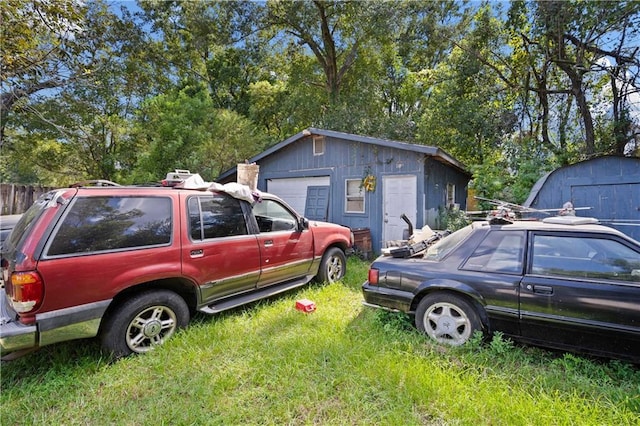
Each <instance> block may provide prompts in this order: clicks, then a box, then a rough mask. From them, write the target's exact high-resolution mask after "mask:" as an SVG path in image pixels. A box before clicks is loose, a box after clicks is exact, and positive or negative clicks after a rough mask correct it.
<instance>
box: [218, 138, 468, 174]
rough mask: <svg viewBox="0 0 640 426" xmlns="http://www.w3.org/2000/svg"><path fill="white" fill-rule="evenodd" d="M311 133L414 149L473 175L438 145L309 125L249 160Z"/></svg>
mask: <svg viewBox="0 0 640 426" xmlns="http://www.w3.org/2000/svg"><path fill="white" fill-rule="evenodd" d="M311 135H318V136H326V137H332V138H336V139H346V140H350V141H356V142H362V143H365V144H370V145H377V146H384V147H388V148H396V149H403V150H407V151H412V152H418V153H422V154H424V155H427V156H430V157H433V158H434V159H435V160H437V161H440V162H441V163H444V164H447V165H449V166H451V167H454V168H456V169H458V170H460V171H461V172H463V173H465V174H467V175H468V176H469V177H471V173H469V172H468V171H467V170H466V168H465V166H464V164H462V163H461V162H459V161H458V160H456V159H455V158H453V157H452V156H451V155H449V154H448V153H447V152H445V151H443V150H441V149H440V148H437V147H433V146H429V145H418V144H411V143H406V142H400V141H394V140H390V139H380V138H372V137H369V136H360V135H354V134H351V133H343V132H337V131H334V130H323V129H316V128H313V127H309V128H307V129H305V130H303V131H301V132H300V133H297V134H295V135H293V136H291V137H290V138H288V139H286V140H284V141H282V142H280V143H278V144H276V145H274V146H272V147H271V148H269V149H267V150H265V151H262V152H261V153H260V154H258V155H256V156H255V157H252V158H250V159H249V160H248V162H249V163H254V162H259V161H260V160H261V159H263V158H265V157H268V156H269V155H271V154H273V153H275V152H277V151H279V150H281V149H282V148H284V147H286V146H287V145H290V144H292V143H295V142H297V141H298V140H300V139H304V138H306V137H308V136H311ZM235 173H236V167H233V168H231V169H229V170H227V171H225V172H224V173H222V174H221V175H220V176H219V177H218V179H220V180H223V179H224V178H226V177H229V176H231V175H233V174H235Z"/></svg>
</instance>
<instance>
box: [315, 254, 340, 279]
mask: <svg viewBox="0 0 640 426" xmlns="http://www.w3.org/2000/svg"><path fill="white" fill-rule="evenodd" d="M346 271H347V257H346V256H345V255H344V252H343V251H342V250H340V249H339V248H337V247H331V248H330V249H329V250H327V251H326V252H325V253H324V256H322V261H321V262H320V269H319V270H318V276H317V277H316V278H317V280H318V281H319V282H328V283H333V282H336V281H339V280H341V279H342V278H343V277H344V274H345V273H346Z"/></svg>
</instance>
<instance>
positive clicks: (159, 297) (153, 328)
mask: <svg viewBox="0 0 640 426" xmlns="http://www.w3.org/2000/svg"><path fill="white" fill-rule="evenodd" d="M189 317H190V313H189V308H188V306H187V304H186V302H185V301H184V299H182V297H180V296H179V295H178V294H176V293H174V292H172V291H169V290H153V291H146V292H144V293H140V294H138V295H136V296H133V297H132V298H131V299H128V300H127V301H125V302H124V303H123V304H122V305H120V306H119V307H117V308H116V309H115V310H114V311H113V312H111V314H110V315H109V317H108V318H107V320H106V321H105V323H104V325H103V332H102V334H101V343H102V348H103V350H104V351H105V352H106V353H108V354H109V355H111V356H112V357H114V358H116V359H117V358H121V357H125V356H128V355H130V354H132V353H145V352H148V351H150V350H152V349H153V348H154V347H155V346H158V345H161V344H163V343H164V342H165V341H166V340H167V339H168V338H169V337H171V336H172V335H173V333H175V331H176V330H178V329H180V328H183V327H186V326H187V324H189V319H190V318H189Z"/></svg>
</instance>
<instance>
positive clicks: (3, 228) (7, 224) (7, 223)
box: [0, 214, 22, 245]
mask: <svg viewBox="0 0 640 426" xmlns="http://www.w3.org/2000/svg"><path fill="white" fill-rule="evenodd" d="M21 217H22V215H21V214H11V215H3V216H0V245H1V244H2V243H3V242H4V240H5V239H6V238H7V237H8V236H9V234H10V233H11V230H12V229H13V228H14V227H15V226H16V223H18V221H19V220H20V218H21Z"/></svg>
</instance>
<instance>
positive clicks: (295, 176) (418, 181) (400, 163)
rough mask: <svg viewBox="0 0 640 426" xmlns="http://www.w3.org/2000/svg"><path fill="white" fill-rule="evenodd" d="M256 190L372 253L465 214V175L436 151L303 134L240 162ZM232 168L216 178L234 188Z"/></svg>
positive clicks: (322, 133) (234, 170) (313, 130)
mask: <svg viewBox="0 0 640 426" xmlns="http://www.w3.org/2000/svg"><path fill="white" fill-rule="evenodd" d="M248 161H249V162H250V163H256V164H257V165H258V166H259V168H260V172H259V178H258V189H260V190H262V191H267V192H271V193H274V194H276V195H278V196H280V197H281V198H283V199H284V200H285V201H287V202H288V203H289V204H291V205H292V207H294V208H295V209H296V210H297V211H298V212H300V213H303V214H304V215H305V216H307V217H308V218H310V219H316V220H326V221H329V222H334V223H339V224H341V225H345V226H348V227H350V228H352V229H354V230H357V231H364V230H366V231H368V232H369V233H370V237H371V238H370V240H371V245H372V250H373V251H374V252H379V251H380V249H381V248H383V247H384V242H385V241H389V240H400V239H404V238H405V237H406V229H407V224H406V222H405V221H404V220H402V219H401V217H400V216H401V215H402V214H405V215H406V216H407V217H408V218H409V219H410V221H411V223H412V224H413V225H414V226H415V228H421V227H422V226H424V225H429V226H430V227H432V228H433V229H438V223H437V218H438V214H439V211H440V209H442V208H445V207H448V206H449V207H450V206H459V207H460V208H461V209H465V208H466V196H467V185H468V183H469V180H470V179H471V174H470V173H469V172H468V171H467V170H466V169H465V167H464V165H462V164H461V163H460V162H458V161H457V160H456V159H455V158H453V157H452V156H450V155H449V154H447V153H446V152H444V151H443V150H441V149H439V148H436V147H432V146H426V145H416V144H409V143H405V142H400V141H393V140H387V139H379V138H372V137H367V136H360V135H354V134H349V133H342V132H336V131H331V130H323V129H316V128H308V129H305V130H303V131H302V132H300V133H298V134H296V135H294V136H292V137H290V138H288V139H286V140H285V141H282V142H280V143H278V144H276V145H274V146H273V147H271V148H269V149H267V150H266V151H264V152H262V153H260V154H258V155H256V156H255V157H253V158H251V159H249V160H248ZM236 177H237V168H235V167H234V168H232V169H229V170H227V171H225V172H224V173H222V174H221V175H220V176H219V177H218V181H219V182H221V183H227V182H232V181H235V180H236Z"/></svg>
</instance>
